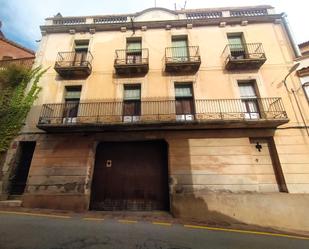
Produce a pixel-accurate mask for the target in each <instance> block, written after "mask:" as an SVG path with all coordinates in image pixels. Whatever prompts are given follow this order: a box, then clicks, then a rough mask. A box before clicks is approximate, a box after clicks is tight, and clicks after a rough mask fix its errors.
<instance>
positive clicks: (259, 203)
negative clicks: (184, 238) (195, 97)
mask: <svg viewBox="0 0 309 249" xmlns="http://www.w3.org/2000/svg"><path fill="white" fill-rule="evenodd" d="M176 136H177V135H176ZM191 138H192V139H191V141H190V140H189V139H188V138H186V139H183V138H179V139H177V138H176V139H175V138H172V139H170V140H169V145H170V146H169V154H170V156H169V166H170V195H171V212H172V214H173V215H174V216H175V217H179V218H184V219H191V220H192V219H193V220H195V221H197V222H203V223H206V224H209V225H213V226H215V225H218V226H227V227H228V226H234V227H235V226H241V225H245V224H250V225H254V226H256V227H260V228H261V227H263V228H264V230H265V228H267V230H269V228H270V227H271V228H276V229H281V230H295V231H309V220H308V219H304V217H306V216H307V214H306V212H307V211H306V210H308V208H309V195H308V194H287V193H280V192H269V193H266V192H264V193H259V192H254V191H240V192H233V191H227V190H223V189H222V190H211V189H209V188H207V186H203V185H207V184H209V183H207V182H203V181H204V180H203V179H202V177H199V175H202V174H203V173H202V172H201V171H203V170H205V169H206V166H207V163H208V162H207V161H202V160H205V159H204V158H200V159H198V160H201V161H198V160H197V159H196V158H194V160H193V159H192V151H190V148H192V144H190V142H192V140H193V139H199V137H198V136H194V134H191ZM218 138H219V137H218ZM194 153H196V152H194ZM192 160H193V161H192Z"/></svg>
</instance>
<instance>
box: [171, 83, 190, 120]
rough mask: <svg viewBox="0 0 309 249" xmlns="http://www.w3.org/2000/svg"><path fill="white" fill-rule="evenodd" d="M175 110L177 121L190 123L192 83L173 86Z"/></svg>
mask: <svg viewBox="0 0 309 249" xmlns="http://www.w3.org/2000/svg"><path fill="white" fill-rule="evenodd" d="M175 108H176V119H177V120H179V121H181V120H187V121H190V120H193V119H194V102H193V90H192V83H176V84H175Z"/></svg>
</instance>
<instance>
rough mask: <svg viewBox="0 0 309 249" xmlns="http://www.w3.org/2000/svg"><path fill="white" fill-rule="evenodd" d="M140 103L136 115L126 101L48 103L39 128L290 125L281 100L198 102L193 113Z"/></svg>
mask: <svg viewBox="0 0 309 249" xmlns="http://www.w3.org/2000/svg"><path fill="white" fill-rule="evenodd" d="M192 101H193V100H192ZM139 103H140V112H139V114H135V115H123V113H124V103H123V102H87V103H73V104H72V103H70V104H69V103H67V104H65V103H61V104H44V105H43V107H42V111H41V114H40V119H39V123H38V125H37V127H38V128H40V129H42V130H46V131H49V132H59V131H60V132H61V131H62V132H71V131H103V130H121V129H127V130H147V129H163V128H164V129H177V128H179V129H201V128H248V127H254V128H256V127H263V128H266V127H277V126H278V125H281V124H284V123H287V122H288V118H287V114H286V112H285V110H284V107H283V104H282V101H281V98H259V99H248V100H246V99H204V100H194V101H193V106H194V108H193V109H194V112H193V113H192V112H191V113H190V112H188V111H187V112H181V111H179V109H178V110H176V103H177V100H160V101H141V102H139ZM252 106H253V107H252Z"/></svg>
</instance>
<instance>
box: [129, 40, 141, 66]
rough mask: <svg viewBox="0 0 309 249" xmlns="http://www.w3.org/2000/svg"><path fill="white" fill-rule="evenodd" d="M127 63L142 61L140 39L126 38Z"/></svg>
mask: <svg viewBox="0 0 309 249" xmlns="http://www.w3.org/2000/svg"><path fill="white" fill-rule="evenodd" d="M126 62H127V64H139V63H141V62H142V39H141V38H138V37H137V38H136V37H135V38H128V39H127V50H126Z"/></svg>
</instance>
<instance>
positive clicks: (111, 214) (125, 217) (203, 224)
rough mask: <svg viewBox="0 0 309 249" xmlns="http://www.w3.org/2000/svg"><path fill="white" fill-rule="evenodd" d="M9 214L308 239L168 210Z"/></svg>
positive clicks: (17, 209)
mask: <svg viewBox="0 0 309 249" xmlns="http://www.w3.org/2000/svg"><path fill="white" fill-rule="evenodd" d="M1 212H2V213H11V214H16V215H18V214H20V215H33V216H46V217H50V218H53V217H54V218H57V217H58V218H77V219H85V220H108V219H113V220H118V221H124V222H134V223H137V222H151V223H158V224H161V225H177V224H178V225H184V226H188V227H190V226H191V227H192V228H204V229H209V230H222V231H224V230H226V231H234V232H246V233H266V234H267V233H268V234H270V235H271V234H279V235H283V236H284V235H291V236H305V237H308V239H309V232H307V231H292V230H287V229H276V228H271V227H260V226H255V225H250V224H245V223H229V222H226V221H219V220H215V219H208V220H203V221H199V220H194V219H182V218H174V217H173V216H172V215H171V214H170V213H169V212H164V211H145V212H137V211H87V212H83V213H76V212H71V211H65V210H51V209H28V208H23V207H0V214H1Z"/></svg>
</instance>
